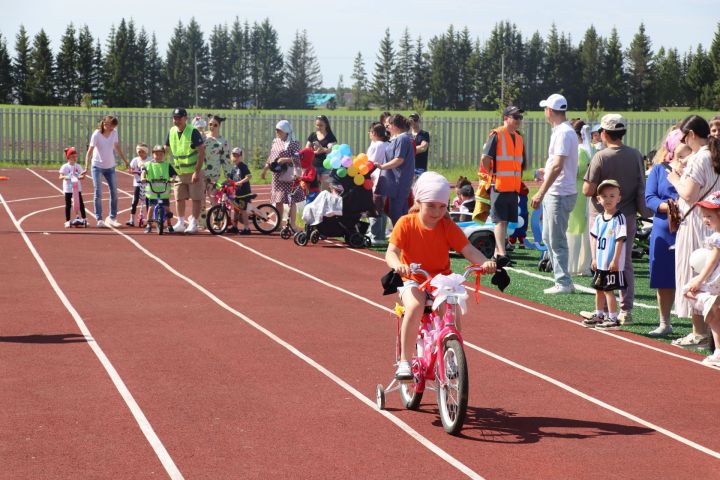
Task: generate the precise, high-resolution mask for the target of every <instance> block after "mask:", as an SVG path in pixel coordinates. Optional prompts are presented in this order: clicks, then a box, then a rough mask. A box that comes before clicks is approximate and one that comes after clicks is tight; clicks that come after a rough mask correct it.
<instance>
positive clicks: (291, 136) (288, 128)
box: [275, 120, 295, 148]
mask: <svg viewBox="0 0 720 480" xmlns="http://www.w3.org/2000/svg"><path fill="white" fill-rule="evenodd" d="M275 128H276V129H278V130H282V131H283V132H285V133H287V134H288V136H287V138H286V139H285V147H286V148H287V147H289V146H290V142H294V141H295V132H294V131H293V128H292V125H290V122H288V121H287V120H280V121H279V122H278V123H277V125H275Z"/></svg>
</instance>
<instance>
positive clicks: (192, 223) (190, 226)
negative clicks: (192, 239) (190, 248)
mask: <svg viewBox="0 0 720 480" xmlns="http://www.w3.org/2000/svg"><path fill="white" fill-rule="evenodd" d="M197 231H198V224H197V222H196V221H194V220H190V223H188V226H187V228H186V229H185V233H197Z"/></svg>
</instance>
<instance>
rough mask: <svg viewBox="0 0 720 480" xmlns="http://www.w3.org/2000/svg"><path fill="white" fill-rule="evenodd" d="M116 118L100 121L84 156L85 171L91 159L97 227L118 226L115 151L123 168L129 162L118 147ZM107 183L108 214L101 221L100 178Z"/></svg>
mask: <svg viewBox="0 0 720 480" xmlns="http://www.w3.org/2000/svg"><path fill="white" fill-rule="evenodd" d="M117 125H118V119H117V118H116V117H113V116H112V115H108V116H106V117H105V118H103V119H102V120H101V121H100V124H99V125H98V128H97V130H95V131H94V132H93V134H92V137H90V148H88V151H87V155H86V156H85V171H87V170H88V169H89V166H90V159H92V179H93V183H94V184H95V218H96V219H97V227H98V228H106V227H107V225H109V226H111V227H116V228H117V227H120V222H118V221H117V182H116V180H115V154H114V152H115V151H117V153H118V155H120V158H121V159H122V161H123V162H124V163H125V168H127V169H129V168H130V164H129V163H128V161H127V159H126V158H125V154H124V153H123V152H122V149H121V148H120V143H119V140H118V134H117V130H115V128H116V127H117ZM101 177H105V181H106V182H107V184H108V189H109V190H110V215H109V216H108V217H107V218H106V219H105V222H103V219H102V218H103V217H102V178H101Z"/></svg>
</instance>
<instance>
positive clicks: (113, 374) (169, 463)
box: [0, 194, 183, 480]
mask: <svg viewBox="0 0 720 480" xmlns="http://www.w3.org/2000/svg"><path fill="white" fill-rule="evenodd" d="M0 203H2V204H3V206H4V207H5V211H6V212H7V214H8V216H9V217H10V219H11V220H12V222H13V223H14V224H15V228H16V229H17V231H18V232H20V235H21V236H22V238H23V240H24V241H25V244H26V245H27V247H28V249H29V250H30V253H32V255H33V257H35V261H36V262H37V263H38V265H39V266H40V269H41V270H42V271H43V273H44V274H45V278H46V279H47V281H48V283H50V286H51V287H52V289H53V290H54V291H55V294H56V295H57V296H58V298H60V301H61V302H62V303H63V305H64V306H65V308H66V309H67V311H68V312H70V315H71V316H72V318H73V319H74V320H75V324H76V325H77V326H78V328H79V329H80V331H81V332H82V334H83V336H84V337H85V339H86V340H87V344H88V345H89V346H90V348H91V349H92V351H93V353H95V356H96V357H97V358H98V360H99V361H100V363H101V364H102V366H103V368H105V371H106V372H107V374H108V376H109V377H110V380H112V382H113V384H114V385H115V388H116V389H117V391H118V392H119V393H120V396H121V397H122V399H123V400H124V401H125V404H126V405H127V406H128V408H129V409H130V412H131V413H132V415H133V417H135V421H136V422H137V424H138V426H139V427H140V430H142V432H143V434H144V435H145V438H146V439H147V440H148V442H149V443H150V445H151V446H152V449H153V451H154V452H155V455H157V457H158V459H159V460H160V462H161V463H162V465H163V467H165V471H166V472H167V474H168V475H169V476H170V478H172V479H178V480H179V479H182V478H183V475H182V473H180V470H178V468H177V466H176V465H175V462H173V460H172V458H171V457H170V454H169V453H168V452H167V450H166V449H165V446H164V445H163V444H162V442H161V441H160V438H158V436H157V434H156V433H155V431H154V430H153V428H152V425H150V422H149V421H148V419H147V417H145V414H144V413H143V411H142V409H141V408H140V406H139V405H138V404H137V402H136V401H135V398H133V396H132V393H130V390H128V388H127V386H126V385H125V382H123V380H122V378H121V377H120V374H119V373H118V372H117V370H116V369H115V367H114V366H113V365H112V363H111V362H110V359H108V357H107V356H106V355H105V352H103V350H102V349H101V348H100V345H98V344H97V342H96V341H95V340H94V339H93V336H92V334H91V333H90V329H88V327H87V325H85V322H84V321H83V319H82V317H81V316H80V314H79V313H78V312H77V310H75V307H74V306H73V305H72V303H70V300H69V299H68V298H67V296H66V295H65V292H63V290H62V289H61V288H60V285H58V283H57V281H56V280H55V277H54V276H53V274H52V273H50V270H49V269H48V267H47V265H46V264H45V262H44V261H43V259H42V257H41V256H40V254H39V253H38V251H37V250H36V249H35V246H34V245H33V243H32V242H31V241H30V238H29V237H28V236H27V235H26V234H25V231H24V230H23V228H22V226H21V225H20V224H19V223H18V221H17V219H16V218H15V215H13V213H12V211H11V210H10V206H9V205H8V204H7V203H5V199H4V198H3V196H2V194H0Z"/></svg>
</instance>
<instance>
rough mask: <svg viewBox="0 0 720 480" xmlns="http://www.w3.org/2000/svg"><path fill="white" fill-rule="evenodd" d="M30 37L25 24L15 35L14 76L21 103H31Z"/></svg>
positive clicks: (14, 83) (18, 100)
mask: <svg viewBox="0 0 720 480" xmlns="http://www.w3.org/2000/svg"><path fill="white" fill-rule="evenodd" d="M31 50H32V49H31V47H30V38H29V37H28V34H27V31H26V30H25V27H24V26H23V25H20V31H19V32H18V34H17V36H16V37H15V58H14V59H13V67H12V76H13V85H14V88H15V94H14V96H15V100H17V102H18V103H19V104H20V105H29V104H30V85H29V80H30V53H31Z"/></svg>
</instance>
